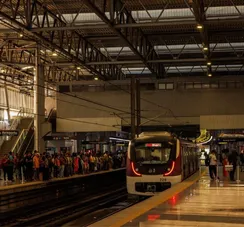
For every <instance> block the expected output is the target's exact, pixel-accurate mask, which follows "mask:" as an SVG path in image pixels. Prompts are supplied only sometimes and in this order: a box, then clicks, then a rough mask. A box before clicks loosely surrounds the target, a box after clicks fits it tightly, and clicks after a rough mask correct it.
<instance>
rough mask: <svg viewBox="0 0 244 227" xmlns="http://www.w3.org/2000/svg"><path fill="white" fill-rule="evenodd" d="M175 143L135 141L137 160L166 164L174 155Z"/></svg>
mask: <svg viewBox="0 0 244 227" xmlns="http://www.w3.org/2000/svg"><path fill="white" fill-rule="evenodd" d="M174 151H175V145H174V143H172V142H166V141H165V142H161V143H135V162H137V163H138V162H139V163H141V164H165V163H167V162H168V161H169V160H170V159H171V158H172V156H173V153H175V152H174Z"/></svg>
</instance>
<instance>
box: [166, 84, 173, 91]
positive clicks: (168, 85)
mask: <svg viewBox="0 0 244 227" xmlns="http://www.w3.org/2000/svg"><path fill="white" fill-rule="evenodd" d="M166 89H168V90H173V89H174V84H173V83H168V84H166Z"/></svg>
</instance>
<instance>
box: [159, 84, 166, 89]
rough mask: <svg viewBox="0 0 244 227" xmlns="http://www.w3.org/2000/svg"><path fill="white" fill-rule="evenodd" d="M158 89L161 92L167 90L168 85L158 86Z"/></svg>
mask: <svg viewBox="0 0 244 227" xmlns="http://www.w3.org/2000/svg"><path fill="white" fill-rule="evenodd" d="M158 89H159V90H165V89H166V84H158Z"/></svg>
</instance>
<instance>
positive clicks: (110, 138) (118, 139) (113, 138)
mask: <svg viewBox="0 0 244 227" xmlns="http://www.w3.org/2000/svg"><path fill="white" fill-rule="evenodd" d="M109 140H117V141H124V142H130V140H127V139H121V138H116V137H109Z"/></svg>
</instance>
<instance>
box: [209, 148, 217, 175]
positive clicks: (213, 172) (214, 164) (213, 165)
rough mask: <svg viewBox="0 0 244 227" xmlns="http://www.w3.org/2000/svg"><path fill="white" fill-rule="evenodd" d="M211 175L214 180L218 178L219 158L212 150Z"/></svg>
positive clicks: (210, 157) (210, 156)
mask: <svg viewBox="0 0 244 227" xmlns="http://www.w3.org/2000/svg"><path fill="white" fill-rule="evenodd" d="M209 159H210V163H209V175H210V178H211V179H212V180H214V179H216V178H217V158H216V152H215V150H212V151H211V153H210V155H209Z"/></svg>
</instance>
